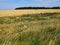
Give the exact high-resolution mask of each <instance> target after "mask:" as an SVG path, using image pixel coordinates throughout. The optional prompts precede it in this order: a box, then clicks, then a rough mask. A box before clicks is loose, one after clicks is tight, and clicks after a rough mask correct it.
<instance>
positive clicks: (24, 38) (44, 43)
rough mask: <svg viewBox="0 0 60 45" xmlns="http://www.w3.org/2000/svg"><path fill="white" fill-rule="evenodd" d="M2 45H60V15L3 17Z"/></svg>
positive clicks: (38, 14) (1, 28)
mask: <svg viewBox="0 0 60 45" xmlns="http://www.w3.org/2000/svg"><path fill="white" fill-rule="evenodd" d="M0 45H60V13H36V14H23V15H17V16H1V17H0Z"/></svg>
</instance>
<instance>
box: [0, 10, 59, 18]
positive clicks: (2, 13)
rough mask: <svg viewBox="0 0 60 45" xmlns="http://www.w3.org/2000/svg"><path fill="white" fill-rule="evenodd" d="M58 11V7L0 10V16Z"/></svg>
mask: <svg viewBox="0 0 60 45" xmlns="http://www.w3.org/2000/svg"><path fill="white" fill-rule="evenodd" d="M49 12H50V13H53V12H58V13H60V9H36V10H34V9H33V10H31V9H30V10H29V9H28V10H0V17H2V16H17V15H19V16H20V15H23V14H36V13H49Z"/></svg>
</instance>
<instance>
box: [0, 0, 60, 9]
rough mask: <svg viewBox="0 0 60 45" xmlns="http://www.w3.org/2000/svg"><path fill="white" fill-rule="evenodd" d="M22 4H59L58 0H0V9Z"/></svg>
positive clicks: (44, 5) (43, 5) (46, 5)
mask: <svg viewBox="0 0 60 45" xmlns="http://www.w3.org/2000/svg"><path fill="white" fill-rule="evenodd" d="M24 6H26V7H27V6H35V7H36V6H40V7H54V6H60V0H0V10H4V9H15V8H16V7H24Z"/></svg>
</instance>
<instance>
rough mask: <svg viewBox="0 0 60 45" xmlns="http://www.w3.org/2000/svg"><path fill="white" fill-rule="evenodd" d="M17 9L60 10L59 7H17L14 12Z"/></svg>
mask: <svg viewBox="0 0 60 45" xmlns="http://www.w3.org/2000/svg"><path fill="white" fill-rule="evenodd" d="M19 9H60V7H18V8H15V10H19Z"/></svg>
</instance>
